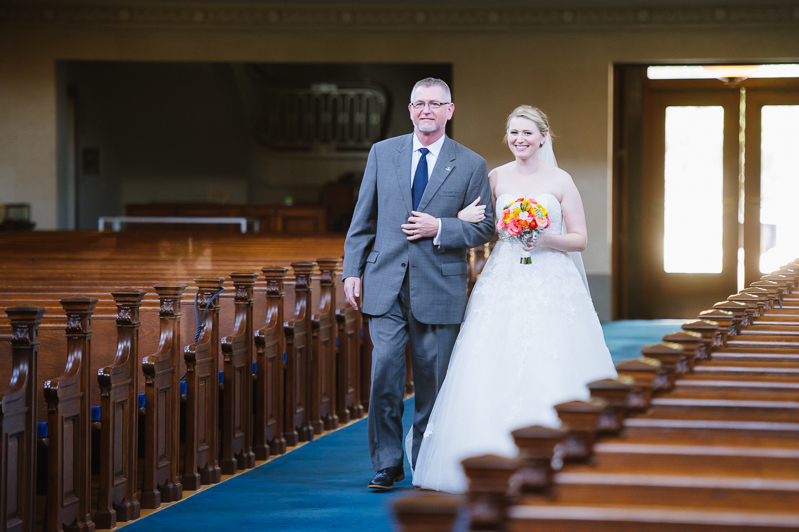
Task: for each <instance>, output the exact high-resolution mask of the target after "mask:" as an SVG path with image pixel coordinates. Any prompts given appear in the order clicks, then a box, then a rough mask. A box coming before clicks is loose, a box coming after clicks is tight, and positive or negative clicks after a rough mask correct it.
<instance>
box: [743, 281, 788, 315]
mask: <svg viewBox="0 0 799 532" xmlns="http://www.w3.org/2000/svg"><path fill="white" fill-rule="evenodd" d="M751 288H760V289H763V290H765V291H766V292H767V293H768V296H767V297H766V299H767V300H768V302H767V303H766V304H765V305H764V307H763V308H764V310H769V309H771V308H774V307H775V306H779V303H777V299H778V298H779V297H780V285H779V283H776V282H774V281H763V280H760V281H755V282H754V283H752V284H751ZM745 290H746V289H745Z"/></svg>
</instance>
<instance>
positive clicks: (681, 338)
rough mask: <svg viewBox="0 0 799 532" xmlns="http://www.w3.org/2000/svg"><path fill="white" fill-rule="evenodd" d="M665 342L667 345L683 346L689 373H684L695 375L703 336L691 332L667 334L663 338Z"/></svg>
mask: <svg viewBox="0 0 799 532" xmlns="http://www.w3.org/2000/svg"><path fill="white" fill-rule="evenodd" d="M663 341H664V342H667V343H673V344H679V345H681V346H682V349H683V355H685V360H686V363H687V366H688V368H687V371H683V372H682V373H693V372H694V364H695V362H696V358H697V356H698V353H699V347H700V346H701V345H702V335H701V334H699V333H695V332H690V331H680V332H676V333H671V334H667V335H666V336H664V337H663Z"/></svg>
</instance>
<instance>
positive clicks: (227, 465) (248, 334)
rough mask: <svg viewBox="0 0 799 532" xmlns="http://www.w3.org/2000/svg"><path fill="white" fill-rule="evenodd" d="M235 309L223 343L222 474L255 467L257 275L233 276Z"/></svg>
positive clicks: (241, 274)
mask: <svg viewBox="0 0 799 532" xmlns="http://www.w3.org/2000/svg"><path fill="white" fill-rule="evenodd" d="M230 278H231V279H233V286H235V288H236V292H235V296H234V299H235V306H236V322H235V328H234V332H233V336H226V337H225V338H223V339H222V354H223V356H224V364H223V365H224V369H223V373H224V384H225V391H224V393H223V394H222V412H223V416H222V461H221V463H220V466H221V468H222V473H224V474H226V475H234V474H236V471H237V470H238V469H250V468H252V467H255V454H253V451H252V427H253V416H252V404H253V403H252V361H253V350H252V346H253V326H252V306H253V302H254V300H253V287H254V286H255V280H256V279H257V278H258V274H257V273H255V272H246V273H231V274H230Z"/></svg>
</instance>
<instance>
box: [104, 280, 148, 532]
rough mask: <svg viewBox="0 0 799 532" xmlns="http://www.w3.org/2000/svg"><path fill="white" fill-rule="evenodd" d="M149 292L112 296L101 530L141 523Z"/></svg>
mask: <svg viewBox="0 0 799 532" xmlns="http://www.w3.org/2000/svg"><path fill="white" fill-rule="evenodd" d="M145 293H146V292H145V291H144V290H135V289H133V288H128V289H124V290H120V291H118V292H112V293H111V295H112V296H113V297H114V302H115V303H116V305H117V352H116V358H115V359H114V362H113V364H112V365H110V366H107V367H104V368H100V371H99V372H98V374H97V381H98V382H99V384H100V411H101V423H102V429H101V432H100V484H99V487H98V508H97V513H96V514H95V516H94V520H95V522H96V523H97V526H98V527H99V528H114V527H115V526H116V524H117V521H132V520H133V519H138V518H139V514H140V508H141V507H140V504H139V501H138V500H137V499H136V460H137V453H138V452H137V446H138V440H139V406H138V387H139V327H140V326H141V321H139V308H140V307H141V303H142V299H144V295H145Z"/></svg>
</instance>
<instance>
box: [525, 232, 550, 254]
mask: <svg viewBox="0 0 799 532" xmlns="http://www.w3.org/2000/svg"><path fill="white" fill-rule="evenodd" d="M547 238H549V236H548V235H547V233H544V232H540V233H538V238H536V239H535V242H533V241H532V240H528V241H527V244H522V249H523V250H525V251H532V250H534V249H535V248H545V247H547V246H546V243H545V242H544V241H545V240H546V239H547Z"/></svg>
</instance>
